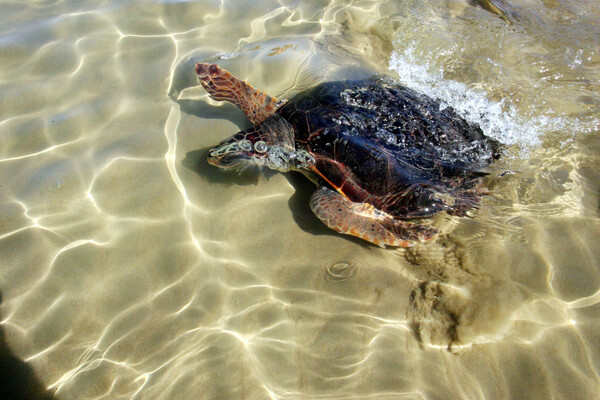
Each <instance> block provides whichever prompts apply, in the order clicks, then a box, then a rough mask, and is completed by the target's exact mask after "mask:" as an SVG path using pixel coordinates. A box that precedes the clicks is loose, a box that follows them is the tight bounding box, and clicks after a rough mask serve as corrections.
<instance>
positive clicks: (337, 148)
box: [195, 63, 500, 247]
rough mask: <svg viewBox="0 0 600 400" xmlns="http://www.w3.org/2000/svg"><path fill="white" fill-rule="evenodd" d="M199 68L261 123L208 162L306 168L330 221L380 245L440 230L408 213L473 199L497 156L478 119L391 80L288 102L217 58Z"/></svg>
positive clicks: (214, 87)
mask: <svg viewBox="0 0 600 400" xmlns="http://www.w3.org/2000/svg"><path fill="white" fill-rule="evenodd" d="M195 68H196V73H197V75H198V79H199V81H200V83H201V84H202V86H203V87H204V88H205V89H206V90H207V92H208V93H209V95H210V97H212V98H213V99H215V100H227V101H229V102H231V103H233V104H235V105H236V106H238V107H239V108H240V109H241V110H242V111H243V112H244V113H245V114H246V115H247V116H248V118H249V119H250V121H251V122H252V124H253V125H254V126H252V127H251V128H249V129H246V130H243V131H241V132H238V133H236V134H235V135H233V136H231V137H230V138H228V139H226V140H224V141H223V142H221V143H220V144H219V145H217V146H216V147H214V148H213V149H211V150H210V151H209V156H208V162H209V163H210V164H212V165H216V166H218V167H222V168H237V167H241V166H243V165H248V164H257V165H264V166H267V167H269V168H271V169H275V170H278V171H282V172H285V171H290V170H296V171H300V172H302V173H304V174H305V175H306V176H308V177H309V178H310V179H311V180H313V181H314V182H315V183H316V184H317V186H318V189H317V190H316V191H315V192H314V193H313V195H312V196H311V200H310V207H311V209H312V210H313V212H314V213H315V215H316V216H317V217H318V218H319V219H320V220H321V221H323V222H324V223H325V225H327V226H328V227H330V228H332V229H334V230H335V231H337V232H340V233H344V234H348V235H353V236H357V237H359V238H362V239H364V240H366V241H369V242H371V243H374V244H376V245H379V246H381V247H385V246H386V245H387V246H402V247H408V246H411V245H412V244H414V242H415V241H425V240H429V239H432V238H434V237H435V236H436V235H437V233H438V230H437V229H436V228H435V227H433V226H430V225H421V224H415V223H410V222H407V221H405V220H407V219H414V218H424V217H430V216H432V215H434V214H436V213H438V212H440V211H446V212H448V213H450V214H455V215H464V213H465V212H466V211H467V210H468V209H470V208H473V207H475V206H476V205H477V203H478V202H479V199H480V198H481V196H482V195H483V194H484V193H485V189H483V188H482V186H481V183H480V181H481V177H482V176H483V175H485V171H484V169H485V167H486V166H487V165H488V164H489V163H490V162H492V161H493V160H494V159H496V158H498V156H499V149H500V144H499V143H498V142H497V141H495V140H494V139H491V138H489V137H487V136H485V135H484V134H483V132H482V131H481V129H480V128H479V127H478V126H476V125H474V124H470V123H468V122H467V121H465V120H464V119H463V118H461V117H460V116H459V115H458V114H457V113H456V112H455V111H454V110H453V109H452V108H451V107H448V106H446V105H444V104H442V103H439V102H437V101H435V100H433V99H431V98H429V97H427V96H425V95H423V94H419V93H417V92H415V91H414V90H411V89H409V88H406V87H404V86H401V85H399V84H397V83H395V82H393V81H392V80H391V79H386V78H384V77H373V78H370V79H365V80H357V81H338V82H327V83H322V84H320V85H317V86H315V87H313V88H311V89H308V90H306V91H303V92H301V93H298V94H296V95H295V96H294V97H292V98H291V99H289V100H287V101H286V100H278V99H276V98H274V97H271V96H269V95H267V94H266V93H264V92H262V91H260V90H257V89H254V88H253V87H252V86H250V84H248V83H247V82H244V81H242V80H239V79H237V78H235V77H233V76H232V75H231V74H230V73H229V72H227V71H225V70H224V69H222V68H221V67H219V66H218V65H215V64H205V63H197V64H196V66H195Z"/></svg>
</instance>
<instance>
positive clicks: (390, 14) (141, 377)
mask: <svg viewBox="0 0 600 400" xmlns="http://www.w3.org/2000/svg"><path fill="white" fill-rule="evenodd" d="M463 3H464V4H463ZM475 3H477V2H475ZM509 6H510V7H511V10H512V11H513V12H514V13H511V18H514V20H512V23H507V21H506V20H503V19H502V18H499V17H498V16H497V15H495V14H493V13H490V12H487V11H486V10H485V9H484V8H481V7H475V6H472V5H470V3H467V2H462V1H447V2H428V1H427V2H395V1H385V0H377V1H363V2H350V3H348V2H342V1H333V2H328V3H327V4H325V3H324V2H319V1H306V2H300V3H298V2H286V1H283V2H282V1H271V2H269V1H267V2H264V3H261V6H260V7H256V5H255V3H252V2H246V3H239V2H229V1H209V0H205V1H196V2H188V1H155V2H150V3H148V2H145V3H141V2H135V1H132V2H125V3H103V4H98V3H94V4H91V3H90V4H89V5H88V4H87V3H80V2H79V3H74V2H68V1H57V2H53V3H46V4H39V5H35V6H34V5H29V6H27V7H25V6H23V5H10V4H7V5H4V6H2V7H3V13H2V15H1V16H0V21H2V22H3V24H0V26H2V28H0V55H1V57H0V70H1V71H2V78H0V86H1V87H2V96H1V97H0V137H1V140H0V166H1V169H0V189H1V190H0V254H1V256H0V257H1V258H0V260H1V264H2V269H1V272H0V290H1V291H2V298H3V303H2V305H1V309H0V311H1V315H2V328H3V332H5V338H6V343H7V345H8V347H9V348H10V349H11V350H12V352H13V353H14V354H15V355H17V356H18V357H19V358H21V359H23V360H25V361H27V362H28V363H29V365H31V366H32V367H33V368H34V369H35V371H36V374H37V375H38V377H39V378H40V379H41V380H42V381H43V382H45V383H46V385H48V386H49V387H50V388H51V389H53V390H56V395H57V396H58V397H59V398H61V399H62V398H64V399H81V398H90V399H101V398H110V399H120V398H123V399H129V398H140V399H141V398H143V399H157V398H164V399H180V398H181V399H188V398H219V399H220V398H245V399H263V398H278V399H301V398H335V399H340V398H380V399H383V398H394V399H396V398H407V399H419V398H428V399H445V398H469V399H472V398H478V399H484V398H485V399H501V398H540V399H544V398H581V399H592V398H595V397H596V396H597V395H598V394H599V388H600V384H599V383H600V379H599V378H598V373H597V371H598V366H599V365H600V360H599V357H600V354H599V353H598V350H597V349H598V348H600V346H599V343H598V340H597V338H598V337H599V335H598V330H597V328H596V326H597V325H598V320H599V315H598V311H597V309H598V304H599V301H600V294H599V293H600V290H599V288H600V274H599V272H598V271H599V270H598V264H599V263H598V260H599V258H600V248H599V247H598V245H597V238H598V236H599V234H600V221H599V219H598V210H599V199H598V198H599V195H598V193H600V190H599V187H600V161H599V160H600V159H599V157H598V154H600V146H599V145H598V143H599V142H598V134H599V131H600V122H599V118H598V115H599V113H598V107H599V106H600V97H599V96H598V93H599V90H598V83H597V82H598V80H599V79H598V78H600V67H599V63H600V59H599V58H598V52H597V40H596V39H597V37H598V33H600V32H599V31H600V27H599V25H598V23H597V21H598V20H600V15H598V10H597V7H596V4H595V3H594V1H591V0H588V1H582V2H578V3H577V4H575V3H573V4H570V3H569V4H564V3H556V4H553V6H552V8H550V6H548V5H540V6H539V7H537V8H532V7H529V6H528V5H527V3H525V2H522V1H519V0H515V1H512V2H510V4H509ZM201 60H214V61H215V62H217V63H219V64H220V65H222V66H223V67H225V68H227V69H228V70H230V71H231V72H232V73H234V74H235V75H236V76H239V77H241V78H243V79H245V80H248V81H249V82H251V83H252V84H253V85H254V86H255V87H258V88H261V89H263V90H265V91H267V92H268V93H269V94H272V95H274V96H277V97H284V98H285V97H289V96H291V95H292V94H294V93H296V92H298V91H300V90H303V89H305V88H308V87H310V86H312V85H314V84H316V83H319V82H322V81H327V80H335V79H350V78H351V79H356V78H361V77H366V76H369V75H370V74H373V73H383V74H388V75H391V76H392V78H395V79H398V80H400V81H401V82H402V83H403V84H406V85H408V86H411V87H413V88H416V89H418V90H420V91H422V92H425V93H428V94H429V95H431V96H434V97H437V98H439V99H441V100H443V101H444V102H445V103H447V104H448V105H450V106H452V107H455V108H457V109H458V110H459V111H460V112H462V113H463V114H464V115H465V117H466V118H468V119H471V120H474V121H476V122H478V123H480V124H481V125H482V127H483V128H484V130H485V131H486V133H488V134H489V135H492V136H494V137H496V138H498V139H499V140H501V141H502V142H503V143H504V144H505V145H506V150H505V156H504V157H503V158H502V159H500V160H499V161H498V162H497V163H496V164H495V165H494V166H493V167H492V168H493V171H491V172H492V173H491V174H490V175H489V176H488V177H487V178H486V183H487V186H488V187H489V188H490V190H491V192H492V194H491V195H490V196H488V197H487V198H486V199H485V200H484V201H483V203H482V205H481V207H480V208H479V209H478V210H475V211H474V212H473V213H472V216H470V217H465V218H455V217H448V216H444V215H441V216H438V217H436V218H435V219H434V223H435V224H436V225H437V226H439V227H440V229H441V230H442V232H443V234H442V235H441V236H440V238H439V239H438V240H436V241H434V242H432V243H428V244H423V245H417V246H415V247H414V248H411V249H379V248H376V247H373V246H370V245H367V244H365V243H362V242H360V241H357V240H351V239H350V240H349V239H348V238H346V237H342V236H340V235H336V234H334V233H332V232H330V231H329V230H328V229H326V228H325V227H324V226H322V224H321V223H320V221H319V220H317V219H316V217H314V215H312V213H311V211H310V208H309V207H308V198H309V196H310V192H311V190H313V188H312V185H311V184H310V183H306V182H305V181H303V180H302V179H301V177H297V176H294V175H292V176H286V175H282V174H274V173H270V172H268V171H256V170H247V171H243V172H242V173H240V174H237V175H236V174H227V173H224V172H222V171H219V170H217V169H215V168H213V167H211V166H209V165H207V163H206V154H207V151H206V150H207V149H208V148H210V147H211V146H214V145H215V144H217V143H218V142H219V141H221V140H223V139H224V138H226V137H227V136H229V135H231V134H233V133H234V132H236V131H238V130H240V129H243V128H245V127H247V126H248V121H247V120H246V119H245V117H244V116H243V114H241V112H239V111H238V110H236V109H235V108H234V107H233V106H230V105H227V104H223V103H219V102H215V101H213V100H210V99H209V98H208V96H207V95H206V93H205V92H204V91H203V90H202V89H201V88H200V87H198V84H197V81H196V79H195V76H194V71H193V64H194V62H196V61H201ZM532 382H537V384H536V385H533V384H532Z"/></svg>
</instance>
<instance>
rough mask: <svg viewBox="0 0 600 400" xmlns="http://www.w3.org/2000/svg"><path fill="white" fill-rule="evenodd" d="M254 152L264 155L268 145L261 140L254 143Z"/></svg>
mask: <svg viewBox="0 0 600 400" xmlns="http://www.w3.org/2000/svg"><path fill="white" fill-rule="evenodd" d="M254 150H256V152H258V153H264V152H265V151H267V144H266V143H265V142H263V141H262V140H259V141H258V142H256V143H254Z"/></svg>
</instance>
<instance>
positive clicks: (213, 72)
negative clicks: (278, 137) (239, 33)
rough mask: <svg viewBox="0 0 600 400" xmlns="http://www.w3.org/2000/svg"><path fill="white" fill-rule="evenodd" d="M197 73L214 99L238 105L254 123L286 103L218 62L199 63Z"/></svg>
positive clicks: (259, 121)
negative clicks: (245, 80) (243, 79)
mask: <svg viewBox="0 0 600 400" xmlns="http://www.w3.org/2000/svg"><path fill="white" fill-rule="evenodd" d="M196 74H197V75H198V79H199V80H200V83H201V84H202V87H204V89H206V91H207V92H208V94H209V95H210V97H211V98H212V99H214V100H218V101H221V100H225V101H228V102H230V103H232V104H234V105H236V106H237V107H238V108H239V109H240V110H242V111H243V112H244V114H246V115H247V116H248V118H249V119H250V121H251V122H252V123H253V124H254V125H256V124H260V123H261V122H263V121H264V120H265V119H267V118H268V117H269V116H270V115H271V114H273V113H274V112H275V111H276V110H277V109H278V108H279V107H281V106H282V105H284V104H285V103H286V100H278V99H276V98H274V97H271V96H269V95H268V94H266V93H265V92H263V91H260V90H258V89H254V88H253V87H252V86H250V84H249V83H247V82H244V81H242V80H240V79H237V78H236V77H235V76H233V75H231V74H230V73H229V72H227V71H225V70H224V69H223V68H221V67H219V66H218V65H216V64H205V63H197V64H196Z"/></svg>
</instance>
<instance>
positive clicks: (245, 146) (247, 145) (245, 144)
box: [238, 139, 252, 151]
mask: <svg viewBox="0 0 600 400" xmlns="http://www.w3.org/2000/svg"><path fill="white" fill-rule="evenodd" d="M238 146H240V149H242V150H244V151H250V150H252V143H251V142H250V141H249V140H247V139H243V140H240V141H239V142H238Z"/></svg>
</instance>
